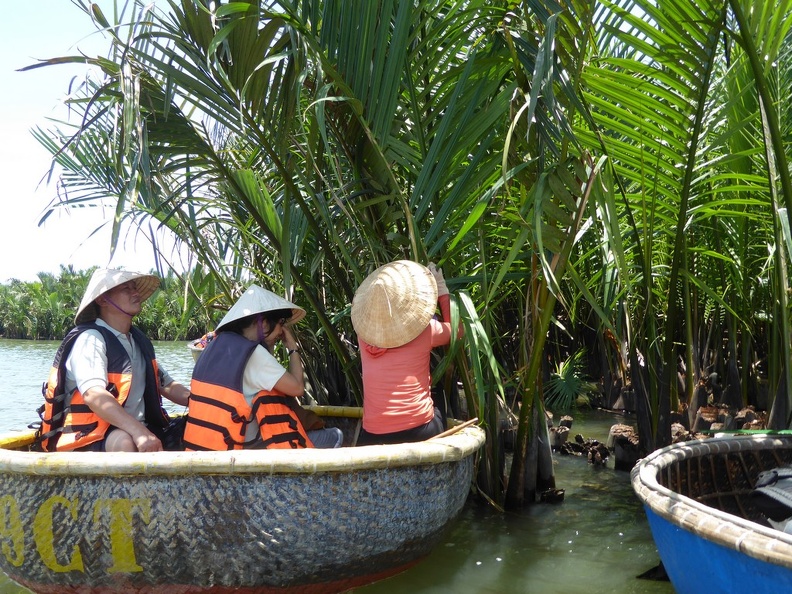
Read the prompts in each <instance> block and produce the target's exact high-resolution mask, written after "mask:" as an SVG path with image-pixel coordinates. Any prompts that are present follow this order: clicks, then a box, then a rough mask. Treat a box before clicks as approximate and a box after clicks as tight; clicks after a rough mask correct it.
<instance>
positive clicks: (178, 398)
mask: <svg viewBox="0 0 792 594" xmlns="http://www.w3.org/2000/svg"><path fill="white" fill-rule="evenodd" d="M161 391H162V395H163V396H164V397H165V398H167V399H168V400H170V401H171V402H173V403H174V404H178V405H180V406H187V402H188V401H189V400H190V389H189V388H188V387H186V386H184V385H183V384H180V383H179V382H171V383H169V384H168V385H167V386H163V387H162V390H161Z"/></svg>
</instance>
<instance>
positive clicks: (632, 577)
mask: <svg viewBox="0 0 792 594" xmlns="http://www.w3.org/2000/svg"><path fill="white" fill-rule="evenodd" d="M20 343H22V344H20ZM57 346H58V343H41V342H30V341H8V340H0V376H2V377H4V378H5V381H6V390H5V391H4V392H3V393H2V394H0V432H3V433H4V432H7V431H9V430H11V429H18V428H21V427H24V426H25V425H27V424H28V423H29V422H31V421H33V420H35V418H36V417H35V412H34V411H35V408H36V406H38V403H39V401H40V400H39V399H40V394H41V391H40V390H41V383H42V381H44V379H45V378H46V374H47V372H48V371H49V366H50V364H51V363H52V357H53V356H54V353H55V350H56V349H57ZM155 348H156V349H157V354H158V359H159V360H160V362H161V363H162V365H163V366H164V367H165V368H166V369H168V371H169V372H170V373H171V375H173V377H174V378H175V379H176V380H178V381H181V382H183V383H186V382H188V381H189V377H190V373H191V370H192V357H191V355H190V354H189V351H188V350H187V348H186V343H155ZM23 370H24V371H23ZM179 412H180V411H179ZM620 422H626V423H628V424H631V423H632V420H631V419H629V418H627V419H625V418H624V417H622V416H620V415H613V414H609V413H602V412H586V413H579V414H577V415H575V422H574V425H573V427H572V431H571V433H570V435H572V436H574V435H575V434H577V433H580V434H581V435H583V437H586V438H595V439H599V440H601V441H604V440H605V439H606V437H607V435H608V430H609V429H610V427H611V425H613V424H614V423H620ZM554 459H555V470H556V483H557V486H558V487H559V488H562V489H565V490H566V493H565V498H564V502H563V503H560V504H540V505H534V506H531V507H530V508H528V509H526V510H525V511H523V512H521V513H519V514H513V513H510V514H500V513H497V512H494V511H492V510H491V509H490V508H487V507H482V506H479V505H477V504H475V503H468V505H467V506H466V507H465V508H464V509H463V511H462V513H461V515H460V517H459V519H458V520H457V521H456V522H455V523H454V525H453V526H452V527H451V529H450V530H449V532H448V533H447V534H446V536H445V538H444V539H443V541H442V542H441V543H440V544H439V545H438V546H437V547H436V549H435V550H434V551H433V552H432V553H431V554H430V555H429V556H428V557H427V558H426V559H424V560H423V561H421V562H420V563H419V564H417V565H416V566H415V567H413V568H411V569H410V570H408V571H406V572H404V573H401V574H399V575H397V576H394V577H392V578H390V579H387V580H383V581H381V582H378V583H376V584H371V585H369V586H365V587H362V588H357V589H355V590H354V594H396V593H398V594H402V593H403V592H410V593H411V594H441V593H442V594H445V593H447V592H455V593H460V594H487V593H493V594H495V593H499V594H511V593H514V594H525V593H532V594H584V593H585V594H599V593H601V592H613V591H615V592H619V593H620V594H644V593H645V594H672V593H673V588H672V587H671V585H670V584H669V583H668V582H652V581H646V580H639V579H637V578H636V576H637V575H638V574H641V573H643V572H644V571H646V570H648V569H650V568H652V567H654V566H655V565H657V563H658V557H657V552H656V549H655V546H654V543H653V541H652V538H651V534H650V532H649V526H648V524H647V521H646V518H645V516H644V514H643V509H642V508H641V506H640V504H639V502H638V500H637V499H636V497H635V495H634V494H633V492H632V488H631V487H630V477H629V474H628V473H626V472H617V471H615V470H614V469H613V463H612V460H611V461H610V464H609V466H607V467H604V468H597V467H594V466H591V465H589V464H588V462H587V461H586V460H585V459H582V458H576V457H571V456H561V455H555V458H554ZM1 528H2V527H0V529H1ZM0 554H2V553H0ZM27 592H29V591H28V590H26V589H24V588H22V587H20V586H18V585H16V584H15V583H13V582H11V581H10V580H8V578H6V577H5V575H3V574H0V594H21V593H27Z"/></svg>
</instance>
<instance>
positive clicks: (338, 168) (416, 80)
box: [37, 0, 792, 506]
mask: <svg viewBox="0 0 792 594" xmlns="http://www.w3.org/2000/svg"><path fill="white" fill-rule="evenodd" d="M74 3H75V5H77V6H78V7H81V8H82V9H83V10H84V11H85V13H86V18H92V19H94V22H95V23H96V25H97V28H98V29H99V30H101V31H103V32H104V34H105V35H106V37H107V39H108V52H107V55H106V56H82V55H75V56H71V57H68V56H66V57H58V58H54V59H53V60H51V61H49V62H47V61H45V62H44V63H43V65H45V66H46V65H47V64H59V63H63V62H64V61H71V62H75V63H81V64H85V65H86V71H87V72H88V73H89V75H87V76H86V78H85V80H84V81H83V84H82V86H80V87H79V89H77V90H75V91H74V92H73V93H72V95H71V96H70V99H69V103H70V107H71V113H72V114H73V116H74V118H73V119H70V120H69V121H64V122H61V123H56V124H55V125H53V126H52V127H51V128H50V129H47V130H38V131H37V136H38V138H39V140H40V141H41V142H42V144H43V145H45V146H47V147H48V148H49V149H50V150H51V151H52V154H53V157H54V159H55V161H56V163H57V165H58V166H59V167H60V168H61V170H62V175H61V177H60V179H59V182H58V183H59V184H61V185H62V186H63V187H64V188H66V189H67V190H68V192H63V193H62V195H63V196H67V198H64V199H62V200H60V201H57V202H55V203H53V205H52V208H53V209H54V208H69V207H70V206H72V205H79V204H83V203H86V202H94V203H95V202H101V203H105V204H107V206H108V207H110V208H113V209H115V212H116V213H117V214H118V216H117V219H116V237H117V235H118V233H119V231H120V229H121V227H122V226H123V225H124V224H132V225H136V226H139V227H140V228H141V229H142V230H143V231H145V230H146V229H147V228H151V227H156V226H158V228H159V229H160V230H162V231H167V232H169V233H172V234H173V235H174V236H175V237H176V238H177V240H178V241H179V242H181V244H182V245H183V246H185V247H186V248H188V249H189V250H190V251H191V252H192V253H194V254H195V256H196V258H197V261H198V262H199V265H198V266H196V267H195V268H194V269H192V270H191V272H190V274H189V275H188V276H187V277H185V278H184V281H185V283H186V286H187V287H188V291H187V293H186V294H187V295H189V296H190V297H191V298H190V299H189V300H188V303H187V308H188V310H189V309H190V308H195V310H196V311H199V310H200V309H201V308H205V307H210V306H212V305H214V304H217V305H218V306H220V307H223V306H226V307H227V306H228V305H229V304H230V303H231V302H233V300H234V298H235V297H236V296H237V295H238V294H239V292H240V290H241V289H242V288H243V287H244V286H245V284H247V283H248V282H250V281H251V280H255V281H256V282H259V283H260V284H262V285H265V286H268V287H269V288H272V289H274V290H277V291H281V292H283V293H284V294H285V295H287V296H288V297H290V298H291V299H293V300H294V301H296V302H298V303H300V304H301V305H303V306H305V307H306V309H307V310H309V312H310V315H309V316H308V317H307V318H306V321H305V322H304V323H303V324H301V328H300V340H301V341H302V343H303V346H304V348H305V349H306V351H307V352H308V353H309V354H310V356H309V358H308V360H309V364H308V373H309V375H310V376H311V383H312V386H314V388H315V390H316V391H317V393H316V394H315V396H316V397H317V398H319V399H320V400H326V401H330V402H336V403H346V402H351V401H357V402H360V399H361V393H360V377H359V366H358V364H357V353H356V346H355V340H354V333H353V332H352V328H351V324H350V320H349V304H350V302H351V300H352V297H353V295H354V292H355V288H356V287H357V286H358V284H359V283H360V282H361V281H362V280H363V279H364V278H365V276H366V275H367V274H368V273H369V272H370V271H371V270H372V269H373V268H374V267H376V266H377V265H380V264H383V263H385V262H387V261H389V260H393V259H397V258H410V259H414V260H418V261H421V262H427V261H429V260H432V261H435V262H437V263H438V264H439V265H440V266H442V267H443V269H444V271H445V274H446V278H447V279H448V281H449V282H448V284H449V286H450V288H451V290H452V291H453V292H454V293H455V294H456V299H455V300H454V306H455V309H454V311H455V312H456V313H455V316H456V315H458V316H459V318H460V319H461V320H462V322H463V323H464V324H465V327H466V335H465V339H464V340H463V341H459V342H457V343H455V344H452V346H451V348H450V350H449V353H448V356H447V357H444V358H443V359H442V361H441V364H440V365H439V366H438V368H437V369H436V376H437V380H438V385H439V386H442V387H444V388H446V389H447V392H448V393H449V394H451V393H452V389H451V388H453V386H455V385H456V380H457V379H459V380H460V381H461V383H462V385H463V388H464V390H463V394H464V395H465V397H466V400H465V401H464V402H463V403H461V404H463V405H465V406H467V409H468V414H470V415H471V416H474V415H475V416H477V417H479V418H480V419H481V420H482V422H483V425H484V427H485V428H486V430H487V432H488V441H487V448H486V452H485V454H486V455H485V456H483V457H482V472H481V473H480V475H479V481H478V487H479V489H480V491H481V492H482V493H484V494H486V496H487V497H489V498H490V499H491V500H492V501H493V502H495V503H498V504H502V503H503V504H506V505H510V506H518V505H520V504H521V503H522V502H523V501H525V500H527V501H531V500H532V499H533V497H534V496H535V494H536V492H537V489H540V488H542V487H543V486H544V485H545V484H547V481H548V480H549V479H550V477H548V474H552V469H551V468H548V466H547V464H546V460H547V458H546V456H545V455H544V449H543V448H542V447H540V444H546V443H547V440H546V439H544V440H543V439H540V438H541V437H542V434H543V432H544V431H546V426H545V423H544V416H543V409H544V401H543V393H544V388H543V385H544V383H545V381H546V380H548V379H549V378H550V377H551V376H552V373H553V370H554V369H555V370H559V371H560V372H563V373H565V374H569V373H570V372H574V370H575V369H578V368H582V369H584V370H585V373H586V374H587V375H589V376H591V377H592V378H593V379H594V380H596V381H597V382H598V383H599V385H600V386H601V390H602V391H603V392H604V393H605V394H610V393H614V394H616V395H621V394H624V395H627V394H629V395H630V398H631V399H632V400H633V401H634V403H635V409H636V411H637V413H638V429H639V432H640V437H641V445H642V447H643V448H644V449H647V450H650V449H653V448H655V447H658V446H661V445H663V444H665V443H668V441H669V440H670V434H671V431H670V425H671V419H672V415H681V418H682V419H683V420H684V419H685V418H686V416H687V415H686V413H687V414H694V413H695V411H696V409H697V407H698V405H699V404H700V402H699V401H698V400H697V398H698V397H699V395H700V394H701V391H700V390H698V389H697V388H698V387H699V386H700V385H701V384H702V382H704V381H705V380H706V378H709V377H710V375H711V374H712V373H713V372H716V373H718V374H719V375H720V377H721V378H722V381H723V382H724V384H725V388H724V390H723V392H722V395H723V397H724V398H725V399H727V400H728V402H729V403H732V404H740V405H742V404H761V405H762V406H766V407H767V408H768V409H770V410H772V411H773V414H772V415H771V417H770V420H771V424H772V425H773V426H776V427H779V426H786V424H787V417H788V413H789V411H790V406H789V402H790V394H792V389H790V388H792V364H791V363H792V351H791V350H790V347H791V346H792V331H791V330H790V318H789V304H788V301H789V299H788V296H789V293H790V283H789V273H790V265H789V262H790V254H791V253H792V231H790V229H792V181H791V180H790V171H789V159H788V156H787V153H788V151H789V146H790V138H792V136H791V135H790V131H791V130H792V117H790V109H791V108H792V104H790V102H789V101H787V98H786V95H787V94H788V89H789V88H790V78H791V77H790V74H792V68H790V66H792V55H791V53H790V50H791V49H792V42H791V41H790V35H789V31H790V24H791V23H792V0H781V1H772V2H771V1H769V0H759V1H754V0H614V1H608V0H599V1H590V0H523V1H505V0H504V1H498V0H415V1H414V2H396V1H395V0H370V1H366V0H360V1H350V0H279V1H278V2H269V1H266V0H254V1H251V2H208V1H202V0H179V1H171V2H168V3H167V5H166V6H165V7H164V10H160V9H158V8H156V7H152V6H151V5H150V4H149V3H144V2H135V3H134V6H133V5H131V4H128V5H125V6H126V8H127V10H126V11H122V10H117V11H116V12H115V13H114V14H113V15H112V17H110V16H108V15H106V14H104V13H103V12H102V11H101V10H99V9H98V7H96V6H94V5H91V4H90V3H88V2H86V1H85V0H74ZM108 197H109V198H108ZM581 352H582V353H583V354H582V355H580V354H579V353H581ZM565 361H568V363H567V364H566V365H562V363H563V362H565ZM583 362H585V364H583ZM562 375H563V374H562V373H556V377H562ZM571 375H572V376H575V375H576V374H575V373H571ZM552 383H553V382H551V384H552ZM555 383H556V384H557V383H558V382H555ZM581 384H583V385H585V384H587V382H581ZM558 388H559V386H558V385H556V386H555V387H554V388H553V390H554V391H555V392H556V393H563V391H561V392H559V390H558ZM567 401H568V399H567ZM502 425H511V426H516V427H517V430H518V433H517V438H516V441H515V452H514V456H513V462H512V466H511V469H510V470H509V471H508V472H505V471H504V470H503V454H502V452H501V450H500V440H499V439H498V431H499V428H500V427H501V426H502Z"/></svg>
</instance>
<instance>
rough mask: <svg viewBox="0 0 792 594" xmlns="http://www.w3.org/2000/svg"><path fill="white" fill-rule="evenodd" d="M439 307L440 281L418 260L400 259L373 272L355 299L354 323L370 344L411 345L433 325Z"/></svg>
mask: <svg viewBox="0 0 792 594" xmlns="http://www.w3.org/2000/svg"><path fill="white" fill-rule="evenodd" d="M436 309H437V283H436V282H435V279H434V276H433V275H432V273H431V271H430V270H429V269H428V268H427V267H426V266H423V265H421V264H418V263H417V262H412V261H410V260H397V261H395V262H390V263H389V264H385V265H384V266H380V267H379V268H377V269H376V270H375V271H374V272H372V273H371V274H370V275H368V277H367V278H366V280H364V281H363V282H362V283H361V285H360V287H358V290H357V292H356V293H355V297H354V299H353V300H352V326H353V327H354V328H355V332H357V335H358V337H359V338H362V339H363V340H364V341H365V342H367V343H369V344H370V345H374V346H377V347H380V348H385V349H391V348H395V347H399V346H402V345H405V344H407V343H408V342H410V341H411V340H413V339H414V338H416V337H417V336H418V335H419V334H420V333H421V332H423V330H424V328H426V326H427V325H428V324H429V320H431V319H432V315H434V313H435V310H436Z"/></svg>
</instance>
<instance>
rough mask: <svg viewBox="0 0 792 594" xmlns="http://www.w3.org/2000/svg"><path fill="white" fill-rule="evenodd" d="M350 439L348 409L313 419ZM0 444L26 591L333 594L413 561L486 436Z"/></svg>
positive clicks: (14, 568) (10, 551) (8, 541)
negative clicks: (300, 446) (313, 442)
mask: <svg viewBox="0 0 792 594" xmlns="http://www.w3.org/2000/svg"><path fill="white" fill-rule="evenodd" d="M314 410H315V412H317V413H318V414H319V415H320V416H321V417H323V418H324V419H325V421H326V423H327V425H328V426H339V427H341V428H342V430H344V432H345V436H346V437H347V440H351V436H352V435H353V433H354V429H355V427H356V424H357V422H358V419H359V417H360V409H357V408H341V407H314ZM32 442H33V435H30V434H28V435H22V436H20V435H19V434H15V435H11V436H4V437H0V523H1V524H0V543H1V544H2V546H0V568H1V569H2V570H3V571H4V572H5V573H6V574H7V575H8V576H9V577H10V578H11V579H13V580H15V581H16V582H18V583H20V584H22V585H24V586H26V587H27V588H29V589H31V590H33V591H34V592H44V593H48V592H51V593H56V592H57V593H62V592H80V593H87V592H119V593H120V592H124V593H129V592H147V593H148V592H154V593H157V592H162V593H165V592H167V593H168V594H172V593H181V592H183V593H187V592H213V593H222V592H232V591H233V592H238V593H239V592H242V593H245V592H261V593H270V592H271V593H287V592H288V593H291V592H302V593H319V592H322V593H327V592H341V591H346V590H348V589H350V588H353V587H357V586H360V585H363V584H366V583H371V582H373V581H377V580H379V579H383V578H385V577H388V576H390V575H393V574H396V573H398V572H401V571H403V570H405V569H407V568H409V567H410V566H412V565H413V564H415V563H417V562H418V561H419V560H421V559H422V558H423V557H425V556H426V555H427V554H428V553H429V552H430V551H431V550H432V548H433V547H434V546H435V545H436V544H437V543H438V541H439V540H440V539H441V537H442V536H443V533H444V532H445V530H446V529H447V527H448V526H449V524H450V523H451V522H452V521H453V520H454V518H455V517H456V516H457V515H458V513H459V512H460V510H461V508H462V506H463V504H464V503H465V500H466V498H467V495H468V492H469V490H470V485H471V480H472V476H473V464H474V458H475V454H476V452H477V451H478V450H479V448H480V447H481V446H482V444H483V443H484V432H483V430H482V429H480V428H478V427H476V426H468V427H464V428H462V429H460V430H459V431H458V432H456V433H454V434H452V435H448V436H445V437H439V438H436V439H432V440H429V441H425V442H419V443H407V444H398V445H383V446H364V447H342V448H338V449H335V450H323V449H305V450H242V451H235V452H157V453H136V454H132V453H130V454H102V453H87V452H58V453H42V452H36V451H30V450H31V448H30V444H31V443H32Z"/></svg>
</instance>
